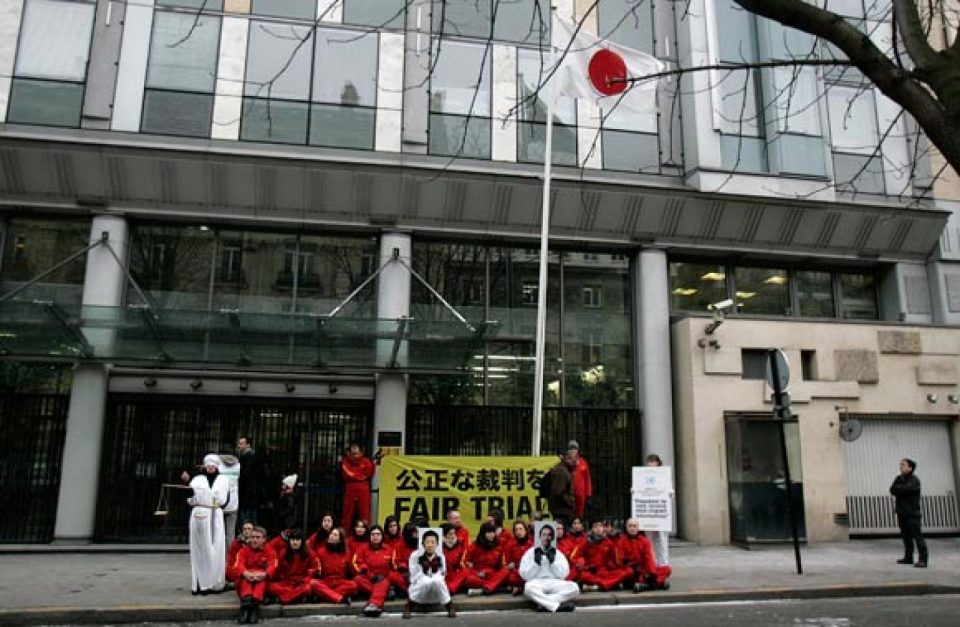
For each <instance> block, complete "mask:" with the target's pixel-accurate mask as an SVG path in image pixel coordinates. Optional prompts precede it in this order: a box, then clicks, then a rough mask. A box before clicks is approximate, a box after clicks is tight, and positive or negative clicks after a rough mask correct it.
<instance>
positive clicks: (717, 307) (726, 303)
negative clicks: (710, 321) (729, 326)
mask: <svg viewBox="0 0 960 627" xmlns="http://www.w3.org/2000/svg"><path fill="white" fill-rule="evenodd" d="M732 308H733V299H732V298H727V299H724V300H721V301H717V302H715V303H713V304H712V305H707V309H711V310H713V311H727V310H729V309H732Z"/></svg>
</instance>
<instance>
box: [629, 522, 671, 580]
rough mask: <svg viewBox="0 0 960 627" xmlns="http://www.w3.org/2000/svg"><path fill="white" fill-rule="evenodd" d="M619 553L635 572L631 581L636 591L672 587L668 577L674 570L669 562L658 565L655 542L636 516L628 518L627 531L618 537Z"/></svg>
mask: <svg viewBox="0 0 960 627" xmlns="http://www.w3.org/2000/svg"><path fill="white" fill-rule="evenodd" d="M617 555H618V557H619V558H620V563H621V564H622V565H623V566H626V567H627V568H629V569H630V570H631V572H632V573H633V576H632V577H631V579H630V581H632V583H633V591H634V592H643V591H644V590H657V589H660V590H669V589H670V583H669V582H668V581H667V579H669V577H670V574H671V573H672V572H673V571H672V570H671V569H670V566H668V565H667V564H664V565H662V566H658V565H657V562H656V558H655V557H654V555H653V544H652V543H651V542H650V539H649V538H647V536H645V535H643V532H642V531H640V521H639V520H637V519H636V518H629V519H627V532H626V533H622V534H620V537H619V538H618V539H617Z"/></svg>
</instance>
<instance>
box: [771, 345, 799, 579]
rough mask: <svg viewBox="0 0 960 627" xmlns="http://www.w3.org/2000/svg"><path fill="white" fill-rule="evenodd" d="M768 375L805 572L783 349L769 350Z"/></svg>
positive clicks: (795, 537)
mask: <svg viewBox="0 0 960 627" xmlns="http://www.w3.org/2000/svg"><path fill="white" fill-rule="evenodd" d="M767 366H768V368H769V370H768V377H767V383H769V384H770V387H772V388H773V416H774V418H775V419H776V420H777V422H778V423H779V424H778V425H777V426H778V427H779V431H780V455H781V456H782V457H783V478H784V481H785V482H786V489H787V515H788V516H789V517H790V535H791V536H792V537H793V555H794V557H795V558H796V562H797V574H798V575H802V574H803V563H802V562H801V560H800V534H799V532H798V529H797V513H796V507H795V506H794V502H793V482H792V481H791V480H790V459H789V458H788V456H787V435H786V431H785V428H786V427H785V423H786V420H787V418H788V417H789V416H790V400H789V398H790V397H789V396H788V395H787V394H786V384H787V382H788V381H789V376H790V370H789V367H788V366H787V360H786V357H784V355H783V351H781V350H771V351H768V352H767Z"/></svg>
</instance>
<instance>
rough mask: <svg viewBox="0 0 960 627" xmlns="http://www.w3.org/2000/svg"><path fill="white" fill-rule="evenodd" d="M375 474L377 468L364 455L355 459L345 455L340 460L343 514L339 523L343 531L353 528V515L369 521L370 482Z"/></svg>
mask: <svg viewBox="0 0 960 627" xmlns="http://www.w3.org/2000/svg"><path fill="white" fill-rule="evenodd" d="M376 472H377V467H376V466H374V464H373V462H372V461H370V458H369V457H366V456H365V455H361V456H360V457H359V458H357V459H353V458H352V457H350V456H349V455H347V456H345V457H344V458H343V459H342V460H340V475H341V476H342V477H343V513H342V515H341V516H340V521H341V524H342V525H343V528H344V529H350V528H352V527H353V517H354V514H355V513H356V514H357V515H358V516H359V517H360V518H362V519H364V520H370V480H371V479H373V475H374V474H375V473H376Z"/></svg>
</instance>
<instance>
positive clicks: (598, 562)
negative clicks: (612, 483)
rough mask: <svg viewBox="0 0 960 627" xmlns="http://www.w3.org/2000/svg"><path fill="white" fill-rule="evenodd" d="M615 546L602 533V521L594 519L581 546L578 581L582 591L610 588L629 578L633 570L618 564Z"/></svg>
mask: <svg viewBox="0 0 960 627" xmlns="http://www.w3.org/2000/svg"><path fill="white" fill-rule="evenodd" d="M618 562H619V559H618V558H617V550H616V546H614V544H613V542H612V541H610V540H608V539H607V538H606V536H604V534H603V522H602V521H599V520H597V521H594V523H593V527H592V529H591V532H590V533H589V534H588V535H587V543H586V545H584V547H583V568H582V570H581V571H580V583H581V585H582V586H583V591H584V592H593V591H596V590H612V589H613V588H616V587H617V586H619V585H620V584H621V583H623V582H624V581H627V580H628V579H630V577H631V576H632V575H633V571H631V570H630V569H629V568H625V567H622V566H620V565H619V563H618Z"/></svg>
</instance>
